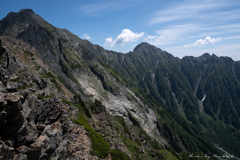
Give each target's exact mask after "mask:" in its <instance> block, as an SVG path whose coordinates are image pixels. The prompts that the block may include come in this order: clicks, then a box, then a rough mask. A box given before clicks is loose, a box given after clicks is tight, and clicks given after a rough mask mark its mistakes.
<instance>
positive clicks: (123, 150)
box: [0, 9, 239, 159]
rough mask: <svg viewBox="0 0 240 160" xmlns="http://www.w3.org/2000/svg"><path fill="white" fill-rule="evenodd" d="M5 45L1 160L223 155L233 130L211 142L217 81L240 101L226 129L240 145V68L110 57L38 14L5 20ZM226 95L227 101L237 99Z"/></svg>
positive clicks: (155, 55)
mask: <svg viewBox="0 0 240 160" xmlns="http://www.w3.org/2000/svg"><path fill="white" fill-rule="evenodd" d="M0 39H1V40H2V43H1V47H0V52H1V55H0V56H1V57H0V58H1V68H0V69H1V75H0V76H1V79H0V80H1V83H0V89H1V90H0V92H1V94H0V98H1V99H0V100H1V109H0V112H1V116H0V125H1V128H4V132H3V130H1V131H0V136H1V138H0V140H1V141H0V143H1V146H4V147H2V148H0V150H1V149H2V151H3V152H1V153H0V156H3V157H5V158H6V157H8V158H9V159H11V158H14V159H24V158H25V159H50V158H53V159H84V158H86V159H91V158H94V157H95V158H100V159H101V158H102V159H104V158H107V159H114V158H116V157H122V159H130V158H132V159H137V158H140V159H159V158H169V157H170V158H172V159H173V158H176V159H186V157H188V153H187V152H191V153H193V152H194V153H199V154H209V155H210V154H214V153H219V152H218V151H217V149H216V148H215V147H214V146H213V145H212V144H211V141H215V142H217V141H218V140H219V139H218V138H217V136H218V135H225V133H227V132H224V133H223V134H222V133H221V134H218V133H217V134H216V136H211V133H213V132H215V131H217V130H219V128H211V127H212V126H214V125H216V126H217V125H218V124H219V123H220V122H221V119H220V118H219V119H220V120H219V119H218V113H216V112H215V111H216V110H217V109H216V110H215V108H213V109H212V107H213V106H214V104H212V103H215V102H217V101H215V99H214V97H213V96H212V94H211V92H214V91H215V89H216V88H215V89H214V87H213V86H214V85H215V84H214V82H215V81H214V80H213V79H212V78H211V77H212V76H213V77H214V76H215V74H216V76H219V77H218V78H217V79H225V80H223V81H221V82H219V86H222V88H221V89H220V90H221V91H223V90H226V91H227V92H228V93H229V96H230V97H231V99H232V104H233V106H231V107H230V108H231V109H228V108H229V107H227V106H225V107H223V106H220V107H219V108H220V110H222V108H224V109H226V110H228V112H229V113H225V116H226V115H230V117H232V119H231V118H230V121H229V122H226V121H225V119H227V118H229V117H228V116H226V117H227V118H226V117H225V116H224V115H223V116H222V117H224V118H223V119H222V120H224V124H221V125H220V126H221V127H225V129H226V130H227V129H228V127H232V126H233V128H234V130H233V129H232V130H231V133H230V137H231V138H233V139H234V143H236V145H238V144H239V140H237V137H239V133H238V132H237V130H238V128H237V127H238V124H239V121H238V120H239V117H238V116H237V121H233V119H234V116H233V115H235V117H236V115H237V114H239V109H238V107H237V106H239V105H238V99H239V97H238V83H239V80H238V78H239V77H238V75H239V74H238V70H237V67H238V65H237V64H238V62H233V61H232V60H231V59H228V58H219V57H216V56H214V55H213V56H211V55H209V54H204V55H203V56H201V57H197V58H194V57H185V58H183V59H179V58H175V57H173V56H172V55H171V54H169V53H167V52H166V51H162V50H160V49H158V48H156V47H154V46H152V45H149V44H147V43H142V44H139V45H138V46H137V47H136V48H135V49H134V51H133V52H129V53H127V54H122V53H116V52H112V51H107V50H105V49H104V48H102V47H100V46H98V45H93V44H91V43H90V42H89V41H87V40H82V39H80V38H78V37H77V36H76V35H74V34H72V33H70V32H69V31H67V30H65V29H59V28H56V27H54V26H52V25H51V24H49V23H48V22H46V21H45V20H44V19H42V18H41V17H40V16H38V15H36V14H35V13H34V12H33V11H32V10H29V9H28V10H21V11H20V12H19V13H9V14H8V15H7V17H5V18H3V20H2V21H0ZM222 71H224V73H227V74H226V76H223V72H222ZM221 74H222V75H221ZM220 75H221V76H220ZM231 76H233V77H232V78H234V81H232V80H230V79H227V77H231ZM230 82H234V85H235V87H236V88H235V90H234V89H233V87H232V86H231V84H230ZM209 86H210V87H209ZM211 86H212V88H211ZM232 89H233V92H232ZM230 90H231V92H230ZM218 93H219V94H218V99H220V98H221V97H224V96H227V95H225V94H222V92H220V91H219V92H218ZM224 93H225V92H224ZM232 93H233V94H232ZM232 95H236V96H235V97H232ZM225 99H228V98H225ZM224 103H227V101H225V100H223V99H222V100H219V103H218V104H222V105H223V104H224ZM208 105H209V106H210V107H207V106H208ZM9 108H10V109H9ZM219 108H218V109H219ZM232 111H234V112H235V113H234V114H232V113H233V112H232ZM13 117H14V118H13ZM219 117H221V115H219ZM16 122H17V123H16ZM209 122H211V123H209ZM212 124H213V125H212ZM9 125H11V126H12V129H9V127H8V126H9ZM225 141H228V140H226V139H225V140H222V141H221V142H222V143H224V142H225ZM166 148H167V150H166ZM235 153H237V152H235ZM1 154H2V155H1Z"/></svg>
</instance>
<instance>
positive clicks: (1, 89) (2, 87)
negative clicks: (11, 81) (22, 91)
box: [0, 81, 6, 92]
mask: <svg viewBox="0 0 240 160" xmlns="http://www.w3.org/2000/svg"><path fill="white" fill-rule="evenodd" d="M5 91H6V88H5V86H4V85H3V83H2V81H0V92H5Z"/></svg>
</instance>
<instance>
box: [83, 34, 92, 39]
mask: <svg viewBox="0 0 240 160" xmlns="http://www.w3.org/2000/svg"><path fill="white" fill-rule="evenodd" d="M81 38H82V39H87V40H89V39H91V37H90V36H89V35H87V34H86V33H85V34H84V35H82V36H81Z"/></svg>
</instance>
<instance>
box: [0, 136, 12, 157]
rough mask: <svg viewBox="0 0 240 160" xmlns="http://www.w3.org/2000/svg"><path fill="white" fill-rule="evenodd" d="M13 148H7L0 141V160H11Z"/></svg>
mask: <svg viewBox="0 0 240 160" xmlns="http://www.w3.org/2000/svg"><path fill="white" fill-rule="evenodd" d="M13 157H14V148H13V147H9V146H7V145H6V144H5V143H4V142H3V141H2V140H0V160H5V159H13Z"/></svg>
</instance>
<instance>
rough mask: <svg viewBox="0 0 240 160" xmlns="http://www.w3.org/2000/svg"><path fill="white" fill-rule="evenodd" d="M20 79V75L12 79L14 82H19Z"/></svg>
mask: <svg viewBox="0 0 240 160" xmlns="http://www.w3.org/2000/svg"><path fill="white" fill-rule="evenodd" d="M19 79H20V77H17V78H15V79H11V80H10V81H12V82H19Z"/></svg>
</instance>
